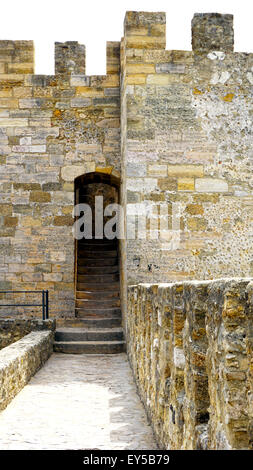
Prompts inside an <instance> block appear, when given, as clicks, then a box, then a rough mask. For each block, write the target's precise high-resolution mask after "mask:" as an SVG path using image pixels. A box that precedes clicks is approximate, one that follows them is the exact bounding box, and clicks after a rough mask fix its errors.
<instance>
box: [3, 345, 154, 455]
mask: <svg viewBox="0 0 253 470" xmlns="http://www.w3.org/2000/svg"><path fill="white" fill-rule="evenodd" d="M156 448H157V447H156V444H155V441H154V438H153V434H152V430H151V427H150V426H149V425H148V423H147V419H146V415H145V411H144V408H143V406H142V403H141V402H140V399H139V397H138V395H137V393H136V388H135V384H134V381H133V378H132V374H131V370H130V367H129V364H128V361H127V357H126V354H117V355H108V356H107V355H105V356H99V355H94V356H93V355H92V356H90V355H81V354H80V355H73V354H53V355H52V356H51V358H50V359H49V360H48V361H47V363H46V364H45V365H44V367H43V368H42V369H41V370H40V371H39V372H38V373H37V374H36V375H35V376H34V377H33V378H32V379H31V381H30V382H29V384H28V385H26V387H25V388H24V389H23V390H22V391H21V392H20V393H19V394H18V395H17V396H16V397H15V398H14V400H13V401H12V402H11V403H10V405H9V406H8V407H7V408H6V409H5V410H4V411H2V413H0V450H9V449H27V450H33V449H106V450H113V449H120V450H122V449H136V450H147V449H156Z"/></svg>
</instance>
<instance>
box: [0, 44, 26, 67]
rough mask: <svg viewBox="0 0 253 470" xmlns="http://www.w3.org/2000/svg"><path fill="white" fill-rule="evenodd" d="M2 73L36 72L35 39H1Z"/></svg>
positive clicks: (0, 65)
mask: <svg viewBox="0 0 253 470" xmlns="http://www.w3.org/2000/svg"><path fill="white" fill-rule="evenodd" d="M0 73H1V74H2V73H9V74H10V73H17V74H27V73H34V44H33V41H0Z"/></svg>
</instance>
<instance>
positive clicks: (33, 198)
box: [0, 12, 253, 318]
mask: <svg viewBox="0 0 253 470" xmlns="http://www.w3.org/2000/svg"><path fill="white" fill-rule="evenodd" d="M233 44H234V32H233V17H232V16H231V15H221V14H218V13H210V14H204V13H203V14H196V15H194V18H193V21H192V50H191V51H176V50H166V18H165V14H164V13H163V12H127V13H126V17H125V22H124V36H123V38H122V40H121V41H120V42H108V43H107V71H106V75H104V76H87V75H86V70H85V62H86V61H85V46H83V45H80V44H78V43H77V42H73V41H68V42H65V43H59V42H57V43H56V44H55V75H52V76H46V75H34V74H33V71H34V66H33V56H34V52H33V43H32V42H31V41H0V290H1V289H3V290H4V289H8V290H11V289H13V290H14V289H15V290H16V289H18V290H36V289H37V290H41V289H48V290H49V295H50V307H51V309H50V310H51V312H50V313H51V315H52V316H54V317H58V318H59V317H66V316H72V317H74V298H75V292H74V289H75V283H74V257H75V250H74V239H73V234H72V224H73V219H72V210H73V206H74V202H75V197H74V181H75V178H77V177H79V176H80V175H83V174H86V173H93V172H102V173H105V174H111V175H112V176H115V177H117V178H119V179H120V186H121V188H120V193H121V194H120V203H121V204H122V206H123V208H124V209H125V213H126V216H125V233H124V235H125V236H126V234H127V230H128V228H129V229H130V230H132V231H133V230H136V239H128V240H122V241H121V242H120V258H121V299H122V307H123V310H124V316H126V311H125V306H126V302H127V285H131V284H136V283H139V282H152V283H153V282H161V281H163V282H177V281H178V282H181V281H185V280H193V279H215V278H224V277H234V276H242V277H244V276H246V277H251V276H252V274H253V261H252V260H253V248H252V247H253V245H252V243H251V238H252V207H253V196H252V178H251V173H252V145H253V139H252V125H251V116H252V111H253V101H252V93H251V88H252V83H253V55H252V54H248V53H238V52H234V51H233ZM140 204H144V206H145V207H147V206H148V207H149V216H148V217H147V220H146V228H145V229H144V230H143V234H144V235H145V236H144V237H143V238H142V239H140V238H137V222H136V221H135V222H133V221H132V219H131V217H130V216H129V215H128V214H127V209H129V212H130V213H131V214H132V213H133V212H134V211H137V210H138V209H139V206H140ZM162 204H163V205H164V207H166V211H167V212H166V213H164V212H162V208H161V205H162ZM175 207H177V208H178V212H177V214H176V216H175V211H174V208H175ZM161 215H162V217H161ZM163 221H166V223H167V228H166V229H164V228H163V226H162V222H163ZM154 226H156V227H157V233H158V238H157V239H153V238H152V233H154V231H155V230H154V228H153V227H154ZM175 226H176V228H175ZM175 232H176V235H177V236H178V238H177V243H176V244H175V243H174V238H173V237H174V235H175ZM34 314H36V312H34Z"/></svg>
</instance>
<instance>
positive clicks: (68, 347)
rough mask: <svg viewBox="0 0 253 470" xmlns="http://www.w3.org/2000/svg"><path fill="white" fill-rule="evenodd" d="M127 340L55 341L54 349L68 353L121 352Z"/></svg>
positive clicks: (124, 348)
mask: <svg viewBox="0 0 253 470" xmlns="http://www.w3.org/2000/svg"><path fill="white" fill-rule="evenodd" d="M125 350H126V343H125V341H55V343H54V351H55V352H60V353H66V354H119V353H122V352H125Z"/></svg>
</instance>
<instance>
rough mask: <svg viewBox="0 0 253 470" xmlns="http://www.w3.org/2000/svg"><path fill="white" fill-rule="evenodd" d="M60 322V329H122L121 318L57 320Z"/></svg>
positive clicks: (101, 317)
mask: <svg viewBox="0 0 253 470" xmlns="http://www.w3.org/2000/svg"><path fill="white" fill-rule="evenodd" d="M58 322H59V325H60V326H59V328H65V327H73V328H85V329H90V328H91V329H100V328H116V327H121V318H120V317H119V318H116V317H115V318H112V317H108V318H107V317H103V316H100V317H99V318H97V317H87V318H85V317H83V318H77V317H75V318H64V319H59V320H57V325H58Z"/></svg>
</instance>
